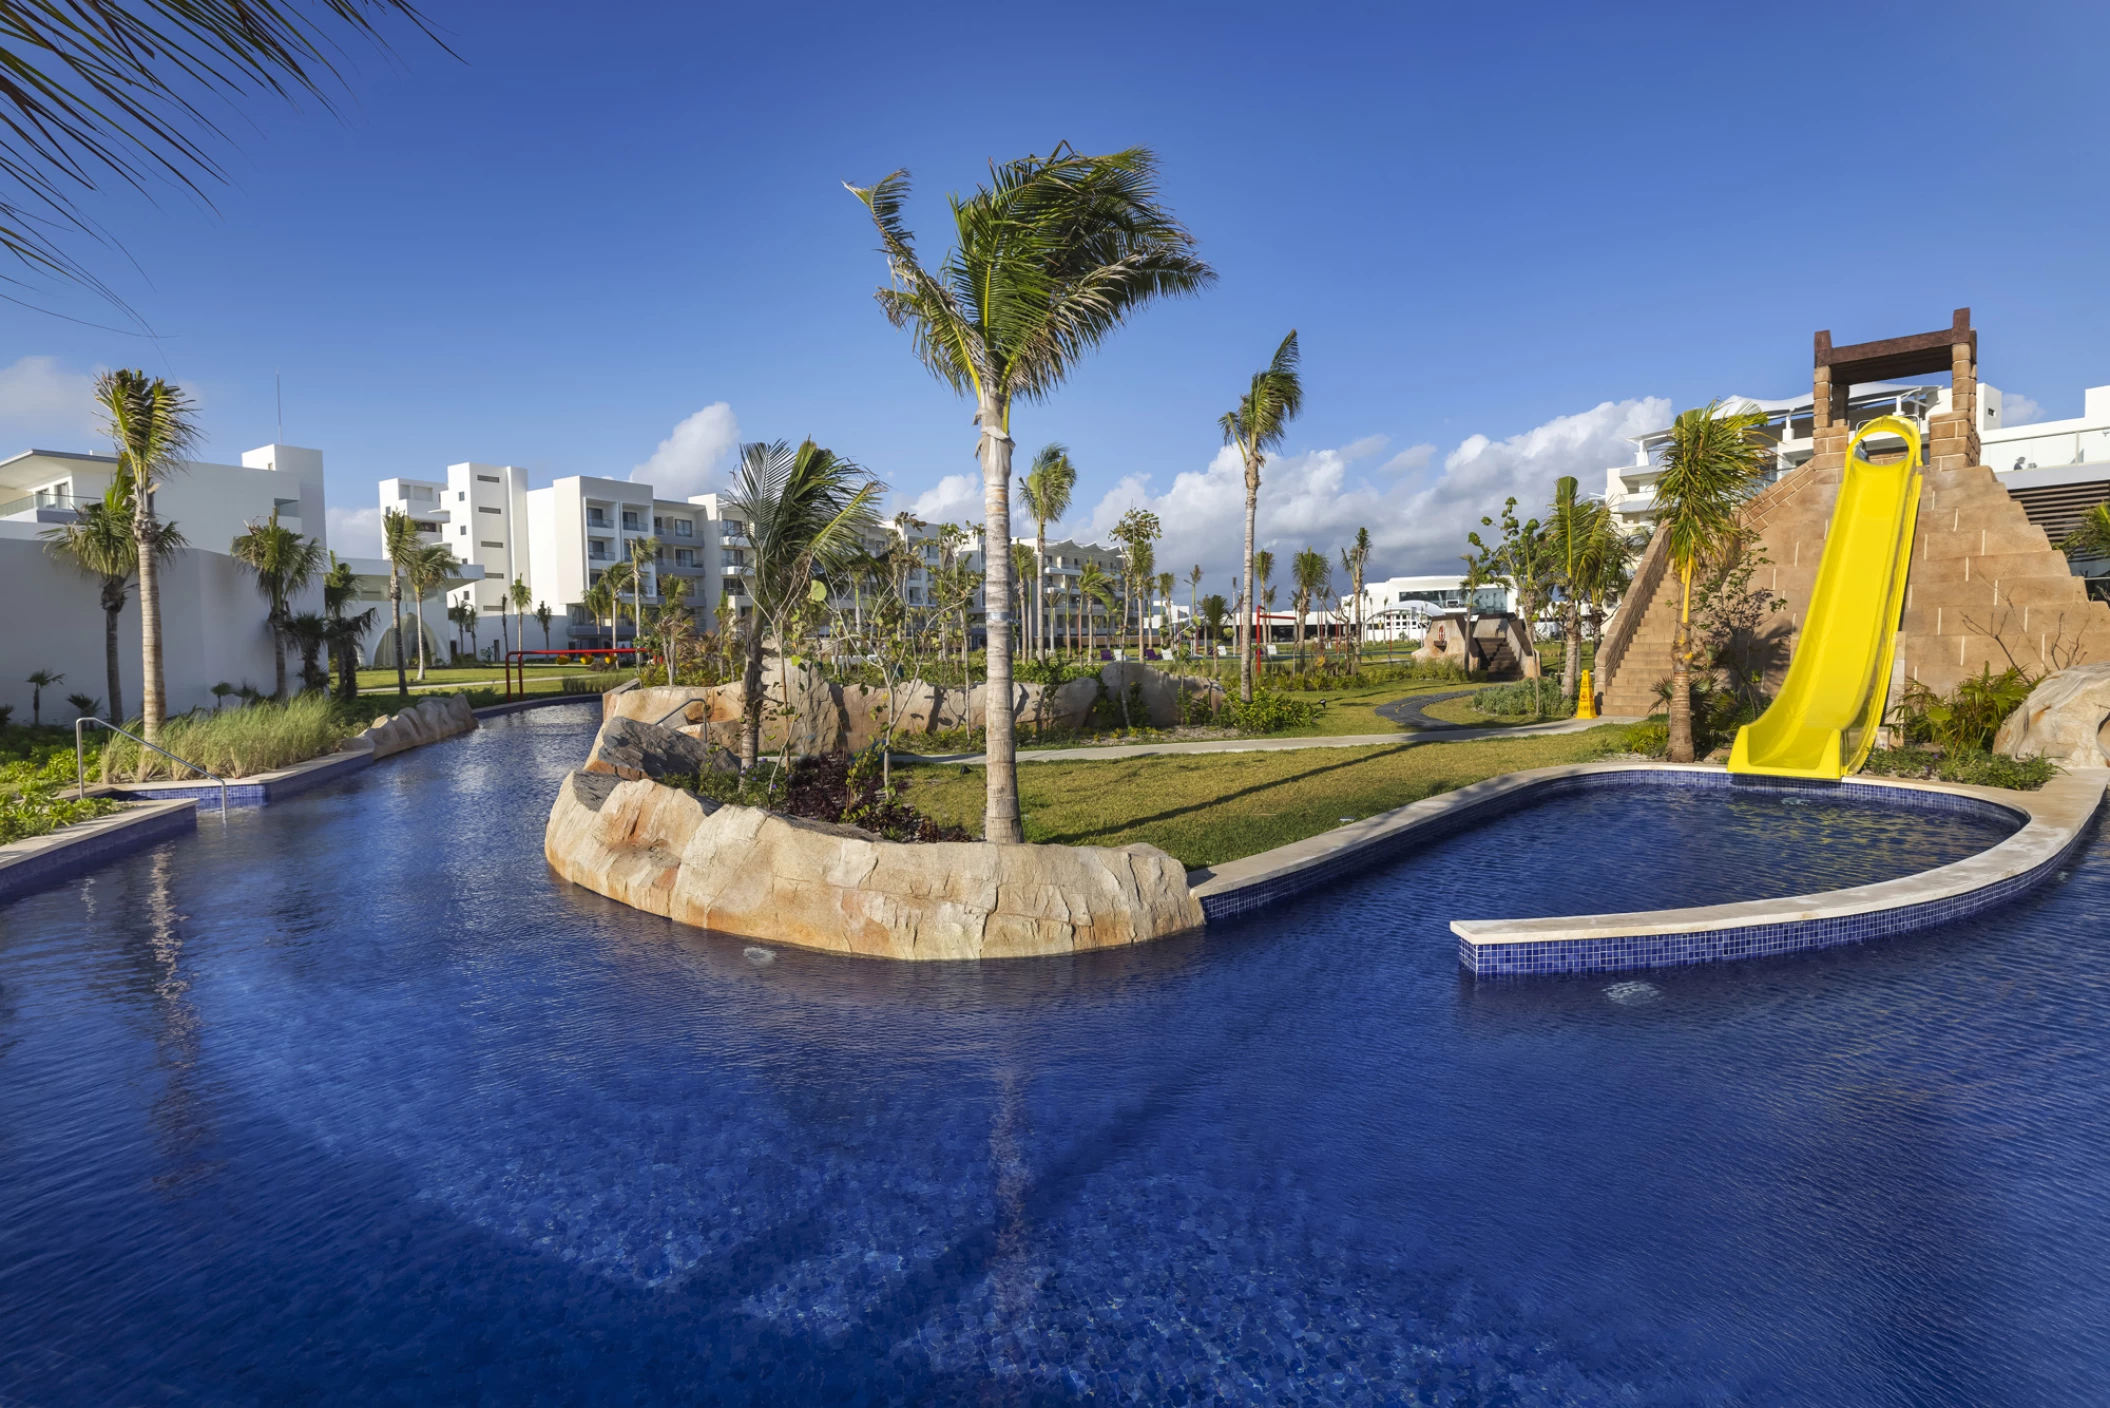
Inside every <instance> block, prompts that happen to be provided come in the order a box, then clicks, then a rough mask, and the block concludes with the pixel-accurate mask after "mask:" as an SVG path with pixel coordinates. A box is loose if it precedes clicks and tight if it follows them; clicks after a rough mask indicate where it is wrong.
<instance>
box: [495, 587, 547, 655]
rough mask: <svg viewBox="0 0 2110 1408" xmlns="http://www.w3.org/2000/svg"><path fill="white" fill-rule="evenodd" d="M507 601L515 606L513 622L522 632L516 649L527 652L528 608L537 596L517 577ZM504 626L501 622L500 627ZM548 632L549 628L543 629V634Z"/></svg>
mask: <svg viewBox="0 0 2110 1408" xmlns="http://www.w3.org/2000/svg"><path fill="white" fill-rule="evenodd" d="M506 600H507V601H510V602H511V603H512V604H513V622H514V625H515V626H516V627H517V628H518V629H519V631H520V635H519V641H520V644H519V646H518V647H516V648H517V649H520V650H526V649H527V618H528V607H529V606H530V605H532V604H533V602H534V600H535V594H534V593H533V592H531V591H529V590H528V584H527V583H526V582H525V581H524V580H522V579H521V578H519V577H515V578H514V579H513V585H512V586H510V587H508V588H506ZM500 614H501V615H503V614H504V613H503V612H501V613H500ZM503 624H504V622H503V621H501V622H500V625H501V626H503ZM548 632H549V628H548V627H547V626H545V627H544V628H543V634H544V635H545V636H546V635H547V634H548Z"/></svg>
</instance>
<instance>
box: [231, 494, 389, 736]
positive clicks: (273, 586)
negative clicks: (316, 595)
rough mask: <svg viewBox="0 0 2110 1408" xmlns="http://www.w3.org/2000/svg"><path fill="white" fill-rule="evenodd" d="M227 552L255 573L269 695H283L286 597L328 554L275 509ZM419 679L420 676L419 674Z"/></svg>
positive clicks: (324, 564) (322, 566)
mask: <svg viewBox="0 0 2110 1408" xmlns="http://www.w3.org/2000/svg"><path fill="white" fill-rule="evenodd" d="M228 555H229V556H230V557H232V558H233V559H234V560H235V561H236V562H239V563H241V564H242V565H243V566H244V567H247V568H248V569H249V570H250V571H251V572H253V573H254V574H256V589H257V590H258V591H260V592H262V593H263V594H264V600H265V601H266V602H268V603H269V604H270V610H269V611H268V612H266V613H265V616H264V623H265V625H266V627H267V628H269V630H270V632H271V665H272V671H273V675H274V678H275V679H276V680H277V685H276V687H275V688H274V689H273V691H272V694H271V697H272V698H274V699H284V698H285V697H286V621H287V619H288V618H287V612H286V599H287V598H288V597H291V596H296V595H298V594H299V593H301V592H304V591H306V590H307V589H308V584H309V583H310V582H312V581H313V580H314V579H315V578H316V577H317V576H319V575H320V574H321V573H323V572H325V571H327V570H329V569H328V564H329V553H328V552H327V551H326V550H325V549H324V548H323V546H322V544H321V543H318V542H316V541H315V540H314V539H313V538H308V537H303V536H302V535H301V534H299V533H296V532H294V531H293V530H292V529H291V528H288V527H286V526H285V525H284V524H282V523H280V522H279V521H278V509H277V508H276V507H274V508H273V509H272V510H271V516H270V517H269V518H267V519H265V520H264V521H262V522H256V521H254V520H252V521H251V522H250V523H249V524H248V527H247V530H246V531H245V532H243V534H242V535H241V536H240V537H238V538H236V539H235V540H234V545H233V546H232V547H230V548H229V549H228ZM420 678H423V676H422V675H421V676H420Z"/></svg>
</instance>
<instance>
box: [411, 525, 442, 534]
mask: <svg viewBox="0 0 2110 1408" xmlns="http://www.w3.org/2000/svg"><path fill="white" fill-rule="evenodd" d="M411 526H412V527H413V528H416V529H417V530H418V531H419V532H420V533H437V532H439V531H440V525H439V524H437V523H413V524H412V525H411Z"/></svg>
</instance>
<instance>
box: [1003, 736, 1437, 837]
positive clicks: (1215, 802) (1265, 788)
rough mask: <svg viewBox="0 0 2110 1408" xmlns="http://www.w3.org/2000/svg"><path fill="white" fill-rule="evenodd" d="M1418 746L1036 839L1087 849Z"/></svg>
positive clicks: (1394, 748)
mask: <svg viewBox="0 0 2110 1408" xmlns="http://www.w3.org/2000/svg"><path fill="white" fill-rule="evenodd" d="M1420 746H1423V745H1422V744H1420V743H1419V742H1412V743H1400V744H1395V745H1393V746H1391V747H1388V748H1383V749H1381V751H1378V752H1375V753H1368V754H1365V755H1364V756H1362V757H1359V758H1344V759H1342V760H1341V761H1340V762H1337V763H1325V764H1321V765H1319V766H1316V767H1309V768H1305V769H1304V770H1303V771H1301V772H1293V773H1290V774H1288V775H1287V776H1284V777H1277V778H1270V779H1269V780H1268V781H1266V782H1256V783H1254V784H1252V785H1251V786H1249V787H1241V788H1239V789H1238V790H1237V791H1235V792H1225V793H1223V794H1222V795H1220V796H1215V797H1208V798H1205V799H1203V800H1201V801H1197V802H1189V803H1187V804H1186V805H1184V806H1178V807H1167V808H1166V809H1165V810H1163V811H1161V812H1153V813H1151V814H1150V815H1149V816H1139V817H1130V818H1128V819H1126V820H1123V821H1120V822H1117V823H1112V824H1109V825H1106V826H1100V827H1093V828H1089V829H1085V830H1078V831H1065V832H1058V833H1056V834H1055V835H1052V836H1045V837H1042V838H1040V839H1041V841H1042V843H1043V844H1046V845H1054V846H1084V845H1091V844H1093V843H1094V841H1095V839H1096V838H1101V837H1105V836H1107V835H1109V834H1113V833H1117V832H1122V831H1132V830H1134V829H1135V828H1137V827H1139V826H1150V825H1153V824H1155V823H1158V822H1165V821H1175V820H1177V819H1178V818H1180V817H1183V816H1192V815H1193V814H1194V813H1196V812H1199V811H1206V810H1207V809H1209V808H1210V807H1220V806H1222V805H1223V804H1224V803H1226V802H1236V801H1239V800H1240V799H1242V798H1246V797H1256V796H1259V795H1260V794H1261V793H1264V792H1270V791H1273V790H1275V789H1276V788H1279V787H1287V786H1289V785H1291V784H1292V783H1298V782H1308V781H1310V780H1311V779H1312V778H1315V777H1323V776H1325V775H1326V774H1327V773H1330V772H1339V771H1341V770H1342V769H1343V768H1352V767H1357V766H1360V765H1361V764H1363V763H1374V762H1377V761H1379V760H1380V759H1382V758H1388V757H1392V756H1395V755H1397V754H1400V753H1405V752H1409V751H1411V750H1413V749H1415V748H1417V747H1420Z"/></svg>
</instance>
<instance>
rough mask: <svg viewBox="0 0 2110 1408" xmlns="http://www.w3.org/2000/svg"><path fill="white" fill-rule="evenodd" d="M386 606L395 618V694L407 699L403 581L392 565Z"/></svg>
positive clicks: (408, 684) (390, 566)
mask: <svg viewBox="0 0 2110 1408" xmlns="http://www.w3.org/2000/svg"><path fill="white" fill-rule="evenodd" d="M388 606H389V610H390V612H391V613H393V615H394V616H395V618H396V620H395V632H396V635H395V641H396V694H397V696H398V697H399V698H407V697H409V694H410V681H409V680H408V679H407V678H405V676H404V674H403V581H402V579H401V578H400V577H398V576H397V575H396V568H395V564H394V563H390V564H389V568H388Z"/></svg>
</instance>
